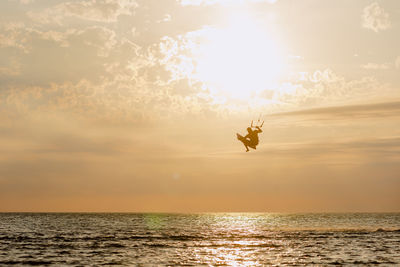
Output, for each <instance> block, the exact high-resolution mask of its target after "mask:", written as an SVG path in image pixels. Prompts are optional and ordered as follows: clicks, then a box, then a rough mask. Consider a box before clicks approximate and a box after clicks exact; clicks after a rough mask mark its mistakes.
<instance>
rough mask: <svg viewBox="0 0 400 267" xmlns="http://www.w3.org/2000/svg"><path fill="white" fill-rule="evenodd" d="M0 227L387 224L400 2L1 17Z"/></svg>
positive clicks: (250, 4) (45, 0)
mask: <svg viewBox="0 0 400 267" xmlns="http://www.w3.org/2000/svg"><path fill="white" fill-rule="evenodd" d="M259 119H260V121H262V120H264V121H265V123H264V125H263V128H262V129H263V132H262V133H261V134H260V136H259V137H260V144H259V145H258V147H257V149H256V150H251V151H250V152H247V153H246V152H245V148H244V146H243V145H242V144H241V143H240V142H238V140H236V133H241V134H245V133H246V128H247V127H248V126H250V123H251V121H252V120H254V122H258V120H259ZM1 211H3V212H5V211H35V212H42V211H49V212H72V211H76V212H103V211H104V212H393V211H397V212H399V211H400V2H399V1H398V0H372V1H371V0H354V1H348V0H337V1H320V0H162V1H160V0H83V1H72V0H70V1H68V0H65V1H61V0H4V1H0V212H1Z"/></svg>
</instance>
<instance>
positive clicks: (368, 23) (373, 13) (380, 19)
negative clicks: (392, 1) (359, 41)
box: [362, 2, 391, 32]
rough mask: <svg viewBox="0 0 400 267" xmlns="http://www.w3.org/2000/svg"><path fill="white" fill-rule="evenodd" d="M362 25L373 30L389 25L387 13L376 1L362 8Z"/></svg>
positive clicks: (386, 27) (379, 29)
mask: <svg viewBox="0 0 400 267" xmlns="http://www.w3.org/2000/svg"><path fill="white" fill-rule="evenodd" d="M362 26H363V27H364V28H366V29H369V30H372V31H374V32H379V31H382V30H387V29H388V28H390V26H391V22H390V20H389V14H388V13H387V12H386V11H385V10H384V9H383V8H382V7H381V6H379V4H378V3H377V2H374V3H372V4H370V5H369V6H366V7H365V8H364V10H363V14H362Z"/></svg>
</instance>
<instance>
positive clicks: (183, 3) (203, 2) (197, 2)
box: [178, 0, 277, 6]
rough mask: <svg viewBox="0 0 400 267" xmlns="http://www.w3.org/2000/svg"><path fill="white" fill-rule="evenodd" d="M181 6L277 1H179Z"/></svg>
mask: <svg viewBox="0 0 400 267" xmlns="http://www.w3.org/2000/svg"><path fill="white" fill-rule="evenodd" d="M178 1H179V2H180V3H181V5H183V6H188V5H192V6H198V5H215V4H220V5H230V4H243V3H246V2H248V3H251V2H253V3H259V2H266V3H271V4H273V3H275V2H276V1H277V0H178Z"/></svg>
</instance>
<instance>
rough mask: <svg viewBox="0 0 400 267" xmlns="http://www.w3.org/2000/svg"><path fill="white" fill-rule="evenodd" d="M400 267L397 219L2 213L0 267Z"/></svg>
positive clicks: (355, 215)
mask: <svg viewBox="0 0 400 267" xmlns="http://www.w3.org/2000/svg"><path fill="white" fill-rule="evenodd" d="M380 264H381V265H382V266H389V265H393V266H400V213H332V214H327V213H325V214H315V213H314V214H280V213H209V214H151V213H142V214H134V213H0V266H3V265H55V266H63V265H68V266H70V265H74V266H99V265H133V266H165V265H168V266H178V265H186V266H199V265H204V266H274V265H276V266H278V265H286V266H288V265H289V266H299V265H307V266H309V265H318V266H329V265H335V266H338V265H339V266H340V265H349V266H354V265H380Z"/></svg>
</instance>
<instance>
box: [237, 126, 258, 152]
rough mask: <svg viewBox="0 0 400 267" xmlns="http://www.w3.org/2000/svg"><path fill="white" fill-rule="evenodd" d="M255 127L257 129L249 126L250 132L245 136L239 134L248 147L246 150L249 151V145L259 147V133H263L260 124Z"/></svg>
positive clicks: (239, 137) (253, 147)
mask: <svg viewBox="0 0 400 267" xmlns="http://www.w3.org/2000/svg"><path fill="white" fill-rule="evenodd" d="M255 128H257V130H253V129H251V127H248V128H247V132H248V134H247V135H246V136H244V137H243V136H241V135H240V134H237V138H238V139H239V140H240V141H242V143H243V145H244V146H245V147H246V152H249V147H250V148H252V149H257V148H256V146H257V145H258V134H259V133H262V130H261V128H260V127H259V126H255Z"/></svg>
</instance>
